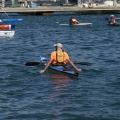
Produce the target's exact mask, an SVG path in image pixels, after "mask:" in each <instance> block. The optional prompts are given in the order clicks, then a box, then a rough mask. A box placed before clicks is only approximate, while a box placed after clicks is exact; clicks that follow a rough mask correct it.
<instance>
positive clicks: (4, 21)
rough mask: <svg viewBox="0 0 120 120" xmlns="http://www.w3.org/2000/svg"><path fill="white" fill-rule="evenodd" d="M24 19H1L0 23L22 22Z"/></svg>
mask: <svg viewBox="0 0 120 120" xmlns="http://www.w3.org/2000/svg"><path fill="white" fill-rule="evenodd" d="M22 21H23V19H0V22H3V23H6V22H22Z"/></svg>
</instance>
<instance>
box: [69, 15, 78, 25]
mask: <svg viewBox="0 0 120 120" xmlns="http://www.w3.org/2000/svg"><path fill="white" fill-rule="evenodd" d="M79 23H80V22H78V21H77V20H76V19H75V18H74V17H73V16H72V17H71V18H70V25H75V24H79Z"/></svg>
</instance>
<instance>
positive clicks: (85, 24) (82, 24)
mask: <svg viewBox="0 0 120 120" xmlns="http://www.w3.org/2000/svg"><path fill="white" fill-rule="evenodd" d="M60 25H65V26H68V25H70V24H60ZM88 25H92V23H79V24H74V25H70V26H88Z"/></svg>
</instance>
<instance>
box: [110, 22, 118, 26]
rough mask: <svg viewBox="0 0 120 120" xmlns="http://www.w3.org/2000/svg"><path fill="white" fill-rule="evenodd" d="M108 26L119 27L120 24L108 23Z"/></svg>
mask: <svg viewBox="0 0 120 120" xmlns="http://www.w3.org/2000/svg"><path fill="white" fill-rule="evenodd" d="M108 25H110V26H120V23H117V22H115V23H109V24H108Z"/></svg>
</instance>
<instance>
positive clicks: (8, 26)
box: [0, 25, 15, 30]
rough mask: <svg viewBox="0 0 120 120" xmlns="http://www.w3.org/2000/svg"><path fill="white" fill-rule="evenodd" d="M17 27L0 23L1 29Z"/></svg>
mask: <svg viewBox="0 0 120 120" xmlns="http://www.w3.org/2000/svg"><path fill="white" fill-rule="evenodd" d="M13 28H15V25H0V30H11V29H13Z"/></svg>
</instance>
